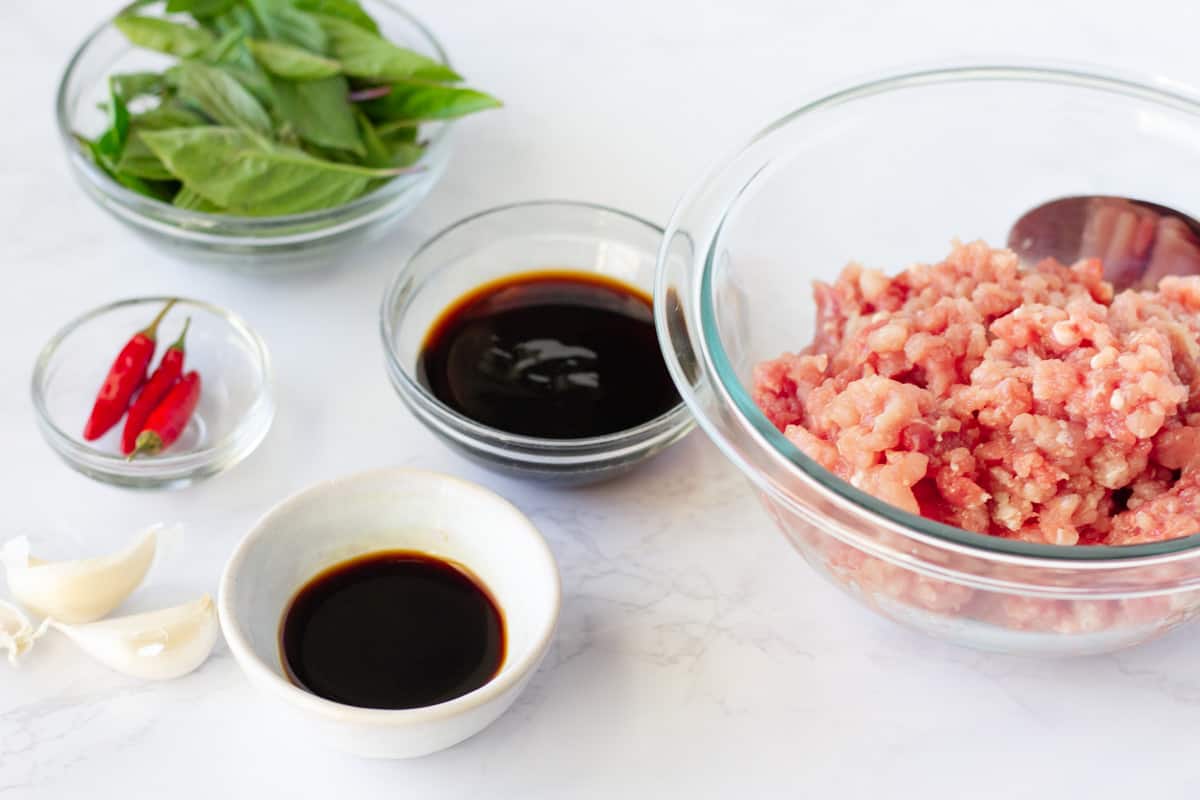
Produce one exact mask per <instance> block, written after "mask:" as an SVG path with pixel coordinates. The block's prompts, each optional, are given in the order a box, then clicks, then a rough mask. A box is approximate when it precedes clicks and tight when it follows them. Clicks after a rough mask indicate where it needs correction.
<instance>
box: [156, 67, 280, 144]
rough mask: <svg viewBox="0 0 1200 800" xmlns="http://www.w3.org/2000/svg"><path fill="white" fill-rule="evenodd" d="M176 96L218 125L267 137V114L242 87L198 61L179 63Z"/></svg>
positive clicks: (214, 68)
mask: <svg viewBox="0 0 1200 800" xmlns="http://www.w3.org/2000/svg"><path fill="white" fill-rule="evenodd" d="M179 97H180V99H181V100H183V101H184V102H186V103H190V104H193V105H195V106H196V107H197V108H199V109H200V110H201V111H203V112H204V113H205V114H207V115H208V116H209V117H211V118H212V119H214V120H216V121H217V122H218V123H219V124H221V125H227V126H230V127H235V128H242V129H244V130H248V131H251V132H252V133H257V134H260V135H262V136H270V135H271V131H272V130H273V126H272V125H271V118H270V117H269V116H268V115H267V112H266V111H265V110H264V109H263V107H262V106H261V105H260V104H259V102H258V100H256V99H255V97H254V95H253V94H251V93H250V92H249V91H248V90H247V89H246V88H245V87H244V86H242V84H240V83H238V81H237V80H236V79H234V77H233V76H232V75H230V74H229V73H227V72H225V71H224V70H221V69H218V68H216V67H210V66H209V65H207V64H201V63H200V62H198V61H181V62H179Z"/></svg>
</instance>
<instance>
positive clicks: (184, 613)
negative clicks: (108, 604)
mask: <svg viewBox="0 0 1200 800" xmlns="http://www.w3.org/2000/svg"><path fill="white" fill-rule="evenodd" d="M49 625H50V627H52V628H54V629H55V630H57V631H59V632H61V633H62V634H63V635H64V636H66V637H67V638H69V639H70V640H71V641H73V642H74V643H75V644H76V645H77V646H78V647H79V648H80V649H81V650H83V651H84V652H85V653H87V654H88V655H90V656H91V657H92V658H94V659H96V660H97V661H99V662H100V663H101V664H104V665H105V666H107V667H109V668H110V669H114V670H116V671H117V672H120V673H123V674H125V675H129V676H131V677H134V678H143V679H145V680H169V679H171V678H178V677H180V676H181V675H186V674H187V673H189V672H191V671H192V670H194V669H196V667H198V666H200V665H201V664H203V663H204V660H205V659H206V658H208V654H209V653H211V652H212V649H213V645H215V644H216V642H217V634H218V632H219V630H220V628H219V625H218V623H217V610H216V607H215V606H214V605H213V601H212V598H211V597H209V596H208V595H204V596H203V597H201V598H200V599H198V600H193V601H192V602H190V603H185V604H183V605H181V606H174V607H173V608H164V609H162V610H160V611H148V612H146V613H144V614H132V615H130V616H127V617H113V618H112V619H105V620H101V621H99V622H90V623H87V624H84V625H71V624H66V623H63V622H60V621H58V620H53V619H52V620H49Z"/></svg>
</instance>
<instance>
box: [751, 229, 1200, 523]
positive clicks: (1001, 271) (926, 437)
mask: <svg viewBox="0 0 1200 800" xmlns="http://www.w3.org/2000/svg"><path fill="white" fill-rule="evenodd" d="M814 295H815V300H816V306H817V321H816V334H815V337H814V341H813V342H812V344H811V345H810V346H809V347H808V348H807V349H805V350H803V351H801V352H800V353H796V354H786V355H784V356H782V357H780V358H778V359H775V360H773V361H768V362H765V363H763V364H760V365H759V366H758V367H757V369H756V371H755V375H754V394H755V400H756V402H757V403H758V405H759V407H760V408H761V409H762V410H763V412H764V413H765V414H766V415H767V417H768V418H769V419H770V420H771V422H772V423H773V424H774V425H775V426H776V427H778V428H779V430H781V431H782V432H783V433H784V435H785V436H787V438H788V439H789V440H791V441H792V442H794V443H795V444H796V446H797V447H799V448H800V449H801V450H802V451H803V452H804V453H805V454H807V455H808V456H809V457H810V458H812V459H813V460H815V461H816V462H817V463H819V464H820V465H821V466H823V467H825V468H826V469H828V470H829V471H830V472H833V473H834V474H835V475H838V476H839V477H841V478H843V479H845V480H847V481H849V482H850V483H852V484H853V485H855V486H857V487H858V488H860V489H862V490H864V491H866V492H868V493H870V494H872V495H874V496H876V497H878V498H880V499H882V500H885V501H887V502H889V503H891V504H893V505H895V506H898V507H900V508H903V509H905V510H907V511H911V512H913V513H918V514H922V515H924V516H926V517H929V518H931V519H935V520H939V521H941V522H945V523H948V524H951V525H956V526H958V527H961V528H965V529H967V530H972V531H976V532H979V533H986V534H991V535H994V536H1003V537H1007V538H1012V539H1021V540H1026V541H1032V542H1044V543H1051V544H1059V545H1073V544H1108V545H1124V544H1134V543H1139V542H1151V541H1159V540H1163V539H1170V538H1174V537H1179V536H1186V535H1190V534H1193V533H1197V532H1200V277H1165V278H1163V279H1162V280H1161V281H1160V282H1159V284H1158V287H1157V288H1156V289H1155V290H1154V291H1143V292H1135V291H1125V292H1122V293H1120V294H1118V295H1116V296H1115V297H1114V294H1113V290H1112V287H1111V286H1110V285H1109V284H1108V283H1106V282H1105V281H1104V279H1103V271H1102V265H1101V263H1100V262H1099V261H1098V260H1096V259H1088V260H1083V261H1080V262H1078V263H1076V264H1073V265H1071V266H1064V265H1063V264H1060V263H1058V262H1056V261H1053V260H1048V261H1045V262H1043V263H1040V264H1038V265H1036V266H1034V267H1031V268H1023V267H1022V266H1021V265H1020V264H1019V263H1018V260H1017V257H1016V256H1015V255H1014V254H1013V253H1012V252H1011V251H1008V250H994V249H991V248H989V247H988V246H987V245H986V244H984V243H982V242H974V243H971V244H966V245H960V244H956V245H955V246H954V248H953V250H952V252H951V253H950V255H949V256H948V257H947V258H946V260H944V261H942V262H941V263H938V264H933V265H925V264H919V265H916V266H913V267H911V268H909V269H907V270H905V271H904V272H902V273H900V274H899V275H897V276H895V277H888V276H887V275H885V274H884V273H882V272H880V271H877V270H873V269H866V268H864V267H861V266H859V265H856V264H852V265H850V266H848V267H846V268H845V269H844V270H843V271H842V274H841V276H840V277H839V278H838V280H837V281H836V282H835V283H833V284H832V285H829V284H825V283H817V284H816V285H815V288H814Z"/></svg>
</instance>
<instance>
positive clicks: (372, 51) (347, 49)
mask: <svg viewBox="0 0 1200 800" xmlns="http://www.w3.org/2000/svg"><path fill="white" fill-rule="evenodd" d="M313 17H314V18H315V19H316V20H317V21H318V22H319V23H320V25H321V28H322V29H323V30H324V31H325V35H326V36H328V37H329V47H330V54H331V55H332V56H333V57H334V58H336V59H337V60H338V61H340V62H341V63H342V71H343V72H345V73H346V74H347V75H353V76H355V77H356V78H369V79H371V80H377V81H402V80H404V79H406V78H422V79H425V80H436V81H460V80H462V78H461V77H460V76H459V75H458V73H457V72H455V71H454V70H452V69H450V68H449V67H447V66H446V65H445V64H442V63H441V62H439V61H435V60H434V59H432V58H428V57H427V56H423V55H421V54H420V53H416V52H413V51H412V50H407V49H405V48H403V47H397V46H396V45H394V44H392V43H391V42H389V41H387V40H386V39H384V38H382V37H380V36H378V35H376V34H374V33H371V32H370V31H366V30H363V29H362V28H360V27H358V26H357V25H355V24H354V23H352V22H346V21H345V20H343V19H338V18H337V17H327V16H323V15H320V14H314V15H313Z"/></svg>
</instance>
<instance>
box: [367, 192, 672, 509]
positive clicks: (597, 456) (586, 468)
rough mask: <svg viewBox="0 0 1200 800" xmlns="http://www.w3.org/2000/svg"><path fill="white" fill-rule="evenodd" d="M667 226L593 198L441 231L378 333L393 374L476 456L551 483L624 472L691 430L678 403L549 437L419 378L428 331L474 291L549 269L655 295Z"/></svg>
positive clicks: (414, 406) (500, 212)
mask: <svg viewBox="0 0 1200 800" xmlns="http://www.w3.org/2000/svg"><path fill="white" fill-rule="evenodd" d="M661 241H662V229H661V228H659V227H657V226H656V225H653V224H651V223H649V222H646V221H644V220H641V219H638V218H637V217H633V216H630V215H628V214H625V213H623V212H621V211H616V210H613V209H610V208H604V207H602V206H596V205H589V204H585V203H571V202H558V201H543V202H531V203H520V204H517V205H510V206H503V207H500V208H496V209H492V210H490V211H485V212H483V213H480V214H477V215H475V216H473V217H468V218H467V219H465V220H462V221H461V222H458V223H457V224H455V225H452V226H451V227H449V228H447V229H446V230H444V231H442V232H441V233H439V234H437V235H436V236H434V237H433V238H432V239H431V240H429V241H428V242H427V243H426V244H425V245H424V246H422V247H421V248H420V249H419V250H418V251H417V252H416V253H415V254H414V255H413V256H412V258H411V259H409V261H408V263H407V264H405V266H404V267H403V268H402V269H401V270H400V273H399V274H398V275H397V276H396V278H395V279H394V280H393V281H392V284H391V286H389V287H388V290H387V293H386V294H385V295H384V299H383V307H382V309H381V311H380V333H381V334H382V336H383V347H384V351H385V353H386V358H387V369H388V376H389V377H390V378H391V381H392V385H393V386H395V387H396V391H397V392H398V393H399V395H400V398H401V399H402V400H403V401H404V402H405V403H406V404H407V405H408V407H409V408H410V409H411V410H412V411H413V413H414V414H416V416H417V419H419V420H420V421H421V422H422V423H424V425H425V426H426V427H428V428H429V429H430V430H431V431H433V432H434V433H435V434H437V435H438V436H440V437H441V438H442V439H443V440H444V441H446V442H447V443H448V444H450V445H451V446H453V447H455V448H456V449H458V450H459V451H460V452H462V453H464V454H465V455H467V456H468V457H470V458H472V459H474V460H475V461H477V462H479V463H481V464H483V465H484V466H487V467H489V468H492V469H495V470H497V471H500V472H503V473H506V474H509V475H513V476H515V477H520V478H526V479H530V480H535V481H539V482H543V483H552V484H559V485H580V484H586V483H594V482H597V481H601V480H605V479H608V478H611V477H614V476H616V475H618V474H620V473H622V472H625V471H627V470H629V469H631V468H633V467H634V466H636V465H637V464H639V463H641V462H642V461H644V460H646V459H647V458H650V457H651V456H653V455H655V454H656V453H659V452H661V451H662V450H663V449H664V448H666V447H667V446H669V445H671V444H673V443H674V442H676V441H678V440H679V439H680V438H682V437H683V436H684V435H685V434H686V433H687V432H688V431H690V430H691V429H692V425H693V422H692V417H691V414H690V413H689V412H688V410H687V407H686V406H684V405H683V403H682V402H680V403H679V404H678V405H677V406H675V407H674V408H672V409H671V410H670V411H668V412H666V413H665V414H662V415H660V416H658V417H656V418H655V419H652V420H650V421H649V422H646V423H644V424H642V425H639V426H637V427H635V428H630V429H628V430H624V431H620V432H618V433H614V434H609V435H607V436H596V437H590V438H584V439H542V438H537V437H531V436H519V435H516V434H512V433H506V432H505V431H500V430H497V429H495V428H491V427H488V426H485V425H481V424H479V423H477V422H475V421H473V420H471V419H468V418H467V417H465V416H463V415H461V414H459V413H457V412H455V411H454V410H452V409H451V408H449V407H448V406H446V405H445V404H443V403H442V402H441V401H440V400H438V399H437V398H436V397H434V396H433V395H432V394H431V393H430V392H429V390H428V389H426V388H425V386H423V385H422V384H421V382H420V381H419V380H417V377H416V375H415V369H416V365H417V360H418V357H419V355H420V351H421V346H422V344H423V343H424V340H425V336H426V334H427V333H428V331H429V329H430V328H431V327H432V325H433V324H434V322H435V321H436V320H437V319H438V317H439V316H440V315H441V314H442V312H443V311H444V310H445V309H446V308H447V307H449V306H450V305H451V304H453V303H454V302H455V301H457V300H459V299H460V298H461V297H463V296H464V295H466V294H468V293H470V292H471V291H472V290H473V289H475V288H477V287H479V286H481V285H483V284H485V283H489V282H491V281H494V280H496V279H498V278H502V277H504V276H506V275H517V274H522V273H527V272H535V271H538V270H541V269H569V270H575V271H579V272H591V273H596V274H600V275H605V276H607V277H609V278H613V279H616V280H619V281H621V282H623V283H626V284H628V285H630V286H633V287H635V288H638V289H641V290H643V291H645V292H646V293H647V294H650V293H651V291H652V288H653V285H654V265H655V258H656V254H657V251H658V247H659V244H660V243H661Z"/></svg>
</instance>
